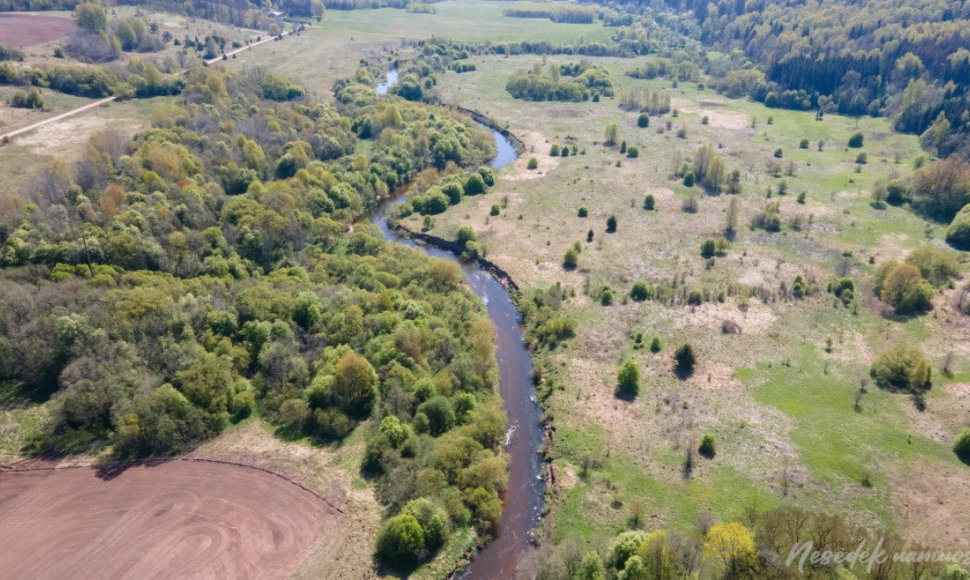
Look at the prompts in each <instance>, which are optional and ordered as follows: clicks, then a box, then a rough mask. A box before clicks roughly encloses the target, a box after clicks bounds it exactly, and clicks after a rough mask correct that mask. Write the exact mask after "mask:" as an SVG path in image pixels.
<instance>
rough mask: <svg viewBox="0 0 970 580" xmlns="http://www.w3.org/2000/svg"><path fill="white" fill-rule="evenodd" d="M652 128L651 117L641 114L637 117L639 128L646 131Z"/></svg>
mask: <svg viewBox="0 0 970 580" xmlns="http://www.w3.org/2000/svg"><path fill="white" fill-rule="evenodd" d="M649 126H650V116H649V115H647V114H646V113H640V115H639V116H638V117H637V127H640V128H641V129H645V128H647V127H649Z"/></svg>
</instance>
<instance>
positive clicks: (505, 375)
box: [368, 70, 545, 580]
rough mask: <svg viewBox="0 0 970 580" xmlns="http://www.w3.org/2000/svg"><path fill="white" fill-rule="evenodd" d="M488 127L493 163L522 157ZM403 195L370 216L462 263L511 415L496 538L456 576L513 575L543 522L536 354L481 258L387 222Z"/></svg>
mask: <svg viewBox="0 0 970 580" xmlns="http://www.w3.org/2000/svg"><path fill="white" fill-rule="evenodd" d="M393 72H394V77H393V81H396V80H397V71H396V70H394V71H393ZM393 81H392V78H391V75H390V73H389V74H388V78H387V81H386V82H385V83H382V84H384V86H383V87H381V88H383V91H381V90H380V89H379V90H378V92H381V93H382V94H383V93H384V92H387V89H388V88H389V86H392V85H393V84H394V82H393ZM488 129H489V130H491V132H492V135H493V136H494V138H495V148H496V151H497V155H496V156H495V158H494V159H492V162H491V166H492V168H494V169H499V168H501V167H504V166H506V165H508V164H509V163H511V162H513V161H515V159H516V158H517V157H518V153H517V152H516V150H515V146H513V145H512V143H511V142H510V141H509V140H508V139H506V138H505V137H504V136H502V134H501V133H499V132H498V131H496V130H495V129H493V128H488ZM404 196H405V194H401V195H399V196H395V197H392V198H389V199H386V200H385V201H384V202H382V203H381V204H380V205H379V206H377V207H376V208H374V209H373V210H372V211H371V212H370V214H369V215H368V219H369V220H370V221H371V223H373V224H375V225H376V226H377V227H379V228H380V229H381V231H382V232H383V233H384V237H385V238H386V239H387V240H390V241H392V242H396V243H399V244H405V245H407V246H411V247H415V248H419V249H421V250H422V251H424V252H425V253H426V254H428V255H429V256H434V257H438V258H444V259H446V260H451V261H454V262H456V263H459V264H460V265H461V268H462V272H463V273H464V277H465V281H466V282H467V283H468V285H469V286H470V287H471V289H472V290H473V291H474V292H475V293H476V294H477V295H478V296H479V297H480V298H481V299H482V302H484V303H485V306H486V308H487V310H488V316H489V317H490V318H491V319H492V322H494V323H495V328H496V343H497V347H498V350H497V354H498V364H499V391H500V393H501V396H502V401H503V404H504V407H505V412H506V414H507V416H508V427H507V428H508V431H507V432H506V437H505V448H506V450H507V451H508V454H509V487H508V491H507V492H506V496H505V509H504V511H503V512H502V517H501V519H500V521H499V524H498V530H497V537H496V539H495V540H493V541H492V542H491V543H489V544H487V545H486V546H485V548H483V549H482V550H481V551H480V552H479V553H478V554H477V555H476V556H475V558H474V560H473V562H472V563H471V565H469V566H468V567H467V568H465V570H463V571H462V572H461V573H460V574H458V576H457V577H458V578H462V579H464V580H477V579H488V580H492V579H505V578H512V577H513V576H514V575H515V568H516V565H517V564H518V560H519V556H520V555H521V553H522V552H523V551H524V550H525V549H526V548H527V547H528V546H529V544H530V541H531V533H532V530H534V529H535V527H536V525H537V524H538V523H539V516H540V515H541V512H542V506H543V491H544V488H545V480H544V479H543V478H542V456H541V454H540V452H539V446H540V444H541V443H542V437H543V429H542V411H541V409H540V408H539V405H538V404H537V403H536V400H535V388H534V387H533V385H532V357H531V356H530V354H529V351H528V350H527V349H526V347H525V342H524V340H523V337H522V326H521V315H520V314H519V311H518V310H516V308H515V305H514V304H513V302H512V297H511V295H510V294H509V291H508V290H507V289H506V288H505V287H504V286H502V284H501V283H499V281H498V280H496V279H495V278H493V277H492V276H491V274H489V273H488V272H486V271H485V270H484V269H482V268H481V267H480V266H479V265H478V264H477V263H475V262H465V263H462V262H459V261H458V260H457V258H456V257H455V255H454V254H452V253H451V252H449V251H446V250H442V249H439V248H435V247H431V246H426V245H423V244H416V243H415V242H414V241H413V240H411V239H409V238H407V237H405V236H404V235H402V234H400V233H398V232H396V231H394V230H392V229H391V228H389V227H388V224H387V218H388V216H389V215H390V214H391V208H392V207H393V206H395V205H397V204H398V203H401V202H402V201H404Z"/></svg>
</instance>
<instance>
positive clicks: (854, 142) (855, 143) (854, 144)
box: [848, 133, 864, 149]
mask: <svg viewBox="0 0 970 580" xmlns="http://www.w3.org/2000/svg"><path fill="white" fill-rule="evenodd" d="M863 139H864V137H863V135H862V133H856V134H854V135H853V136H851V137H849V143H848V145H849V147H851V148H853V149H858V148H860V147H862V141H863Z"/></svg>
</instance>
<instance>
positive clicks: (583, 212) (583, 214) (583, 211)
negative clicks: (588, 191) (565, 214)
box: [579, 206, 589, 218]
mask: <svg viewBox="0 0 970 580" xmlns="http://www.w3.org/2000/svg"><path fill="white" fill-rule="evenodd" d="M588 215H589V210H588V209H586V206H583V207H581V208H579V217H581V218H584V217H587V216H588Z"/></svg>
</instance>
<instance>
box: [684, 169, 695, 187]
mask: <svg viewBox="0 0 970 580" xmlns="http://www.w3.org/2000/svg"><path fill="white" fill-rule="evenodd" d="M684 187H694V172H693V171H688V172H687V173H685V174H684Z"/></svg>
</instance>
